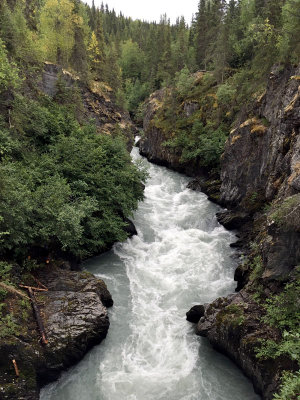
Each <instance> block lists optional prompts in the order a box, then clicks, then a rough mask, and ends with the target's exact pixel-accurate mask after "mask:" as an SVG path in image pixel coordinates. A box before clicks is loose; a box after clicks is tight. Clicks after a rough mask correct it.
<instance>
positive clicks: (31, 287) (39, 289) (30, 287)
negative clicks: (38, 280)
mask: <svg viewBox="0 0 300 400" xmlns="http://www.w3.org/2000/svg"><path fill="white" fill-rule="evenodd" d="M19 286H20V287H22V288H25V289H28V290H29V289H33V290H36V291H37V292H48V289H41V288H37V287H34V286H25V285H19Z"/></svg>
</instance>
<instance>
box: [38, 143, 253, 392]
mask: <svg viewBox="0 0 300 400" xmlns="http://www.w3.org/2000/svg"><path fill="white" fill-rule="evenodd" d="M132 156H133V158H134V160H138V159H141V162H143V163H144V164H145V165H146V166H147V168H148V171H149V174H150V178H149V179H148V181H147V185H146V189H145V200H144V201H143V202H142V203H141V204H140V206H139V209H138V210H137V212H136V213H135V215H134V223H135V225H136V228H137V230H138V236H135V237H133V238H131V239H128V240H127V241H126V242H125V243H120V244H117V245H115V246H114V249H113V250H112V251H110V252H108V253H106V254H104V255H102V256H100V257H96V258H94V259H92V260H89V261H88V262H87V263H85V268H86V269H87V270H89V271H90V272H92V273H94V274H95V275H97V276H99V277H101V278H103V279H104V280H105V282H106V284H107V286H108V288H109V290H110V292H111V293H112V296H113V299H114V302H115V305H114V307H113V308H112V309H111V310H110V311H109V317H110V321H111V327H110V329H109V333H108V336H107V338H106V339H105V341H104V342H102V344H101V345H99V346H97V347H95V348H94V349H93V350H92V351H91V352H90V353H89V354H88V355H87V356H86V357H85V358H84V359H83V360H82V361H81V362H80V363H79V364H78V365H77V366H76V367H74V368H72V369H70V370H69V371H68V372H66V373H64V374H63V375H62V377H61V379H60V380H59V381H57V382H55V383H53V384H51V385H48V386H47V387H46V388H44V389H43V390H42V392H41V396H40V400H258V399H259V398H260V397H259V396H257V395H256V394H255V393H254V391H253V388H252V385H251V383H250V381H249V380H248V379H247V378H246V377H245V376H244V375H243V374H242V372H241V371H240V370H239V369H238V368H237V367H236V366H235V365H234V364H233V363H231V361H229V360H228V359H227V358H226V357H224V356H222V355H221V354H219V353H217V352H216V351H214V350H213V349H212V348H211V347H210V345H209V344H208V342H207V341H206V339H203V338H199V337H197V336H196V335H195V334H194V326H193V325H192V324H190V323H188V322H187V321H186V319H185V313H186V311H188V309H189V308H190V307H191V306H192V305H194V304H200V303H206V302H209V301H211V300H214V299H215V298H217V297H219V296H222V295H226V294H228V293H230V292H233V291H234V288H235V283H234V282H233V274H234V268H235V266H236V265H235V261H234V258H233V252H232V250H231V249H230V247H229V244H230V243H231V242H233V241H234V235H233V234H232V233H230V232H228V231H226V230H225V229H224V228H223V227H222V226H220V225H219V224H218V222H217V220H216V217H215V213H216V211H217V210H218V207H217V206H216V205H214V204H212V203H211V202H209V201H208V200H207V197H206V196H205V195H204V194H202V193H198V192H193V191H191V190H189V189H187V188H186V186H187V183H188V182H189V178H187V177H185V176H183V175H180V174H178V173H175V172H173V171H170V170H168V169H166V168H164V167H159V166H156V165H153V164H150V163H148V162H147V161H146V160H145V159H142V158H141V157H140V155H139V154H138V149H137V148H134V149H133V152H132Z"/></svg>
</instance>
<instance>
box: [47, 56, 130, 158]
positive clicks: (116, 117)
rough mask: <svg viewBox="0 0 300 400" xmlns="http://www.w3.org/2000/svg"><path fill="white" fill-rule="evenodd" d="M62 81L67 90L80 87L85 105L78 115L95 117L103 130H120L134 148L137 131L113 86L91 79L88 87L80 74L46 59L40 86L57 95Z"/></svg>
mask: <svg viewBox="0 0 300 400" xmlns="http://www.w3.org/2000/svg"><path fill="white" fill-rule="evenodd" d="M60 81H63V84H64V86H65V89H66V90H70V91H71V90H72V89H74V88H76V89H77V90H79V93H80V98H81V102H82V103H83V108H82V109H80V110H79V115H78V117H79V119H84V120H86V121H88V120H90V119H93V120H94V121H95V123H96V126H97V131H98V133H100V134H111V133H113V132H114V131H116V130H117V131H119V132H121V133H122V135H123V136H124V138H125V140H126V142H127V146H128V150H131V148H132V146H133V143H134V137H135V135H136V133H137V129H136V127H135V126H134V125H133V123H132V121H131V119H130V116H129V113H127V112H124V111H122V110H121V109H119V108H118V107H117V106H116V104H115V103H114V102H113V101H112V98H111V89H110V88H109V87H108V86H105V85H104V84H103V83H100V82H95V81H94V82H92V83H91V84H90V86H89V87H88V86H87V85H86V84H84V83H83V82H81V81H80V80H79V78H78V77H77V76H75V75H72V74H71V73H70V72H68V71H66V70H64V69H62V68H61V67H59V66H57V65H55V64H52V63H48V62H47V63H45V65H44V71H43V74H42V80H41V82H40V89H41V90H42V91H43V92H44V93H45V94H47V95H48V96H50V97H52V98H53V97H55V96H56V95H57V93H58V90H59V84H60Z"/></svg>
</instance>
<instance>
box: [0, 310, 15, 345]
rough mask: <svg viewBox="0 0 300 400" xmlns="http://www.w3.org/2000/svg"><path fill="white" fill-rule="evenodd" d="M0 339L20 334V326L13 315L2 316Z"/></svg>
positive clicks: (0, 317) (0, 318) (0, 319)
mask: <svg viewBox="0 0 300 400" xmlns="http://www.w3.org/2000/svg"><path fill="white" fill-rule="evenodd" d="M0 326H1V329H0V339H5V338H9V337H10V336H12V335H17V334H18V325H17V324H16V322H15V321H14V318H13V316H12V315H10V314H8V315H6V316H0Z"/></svg>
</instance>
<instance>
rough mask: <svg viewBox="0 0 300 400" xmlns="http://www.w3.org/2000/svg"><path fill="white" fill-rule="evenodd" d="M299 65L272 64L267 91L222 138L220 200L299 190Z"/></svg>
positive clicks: (237, 201)
mask: <svg viewBox="0 0 300 400" xmlns="http://www.w3.org/2000/svg"><path fill="white" fill-rule="evenodd" d="M299 76H300V68H299V67H298V68H296V69H288V70H284V71H282V72H280V71H279V70H278V68H277V69H276V68H274V70H273V71H272V73H271V76H270V79H269V83H268V87H267V90H266V92H265V94H264V95H263V96H262V97H261V98H260V99H259V100H258V102H257V104H256V105H255V107H254V109H253V110H252V112H251V114H249V115H248V117H247V118H246V119H245V120H244V121H242V122H240V123H239V125H238V126H237V128H236V129H234V130H233V131H232V132H231V134H230V137H229V139H228V141H227V144H226V147H225V152H224V155H223V158H222V165H221V180H222V186H221V200H222V201H223V202H224V204H226V205H233V206H236V205H241V206H242V207H243V204H241V203H242V202H243V200H244V199H245V197H251V196H253V195H255V194H259V195H260V196H261V197H262V199H263V200H265V201H271V200H273V199H274V198H275V196H277V195H278V196H280V197H287V196H291V195H293V194H295V193H297V192H299V190H300V136H299V126H300V107H299V106H300V86H299V83H300V78H299Z"/></svg>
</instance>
